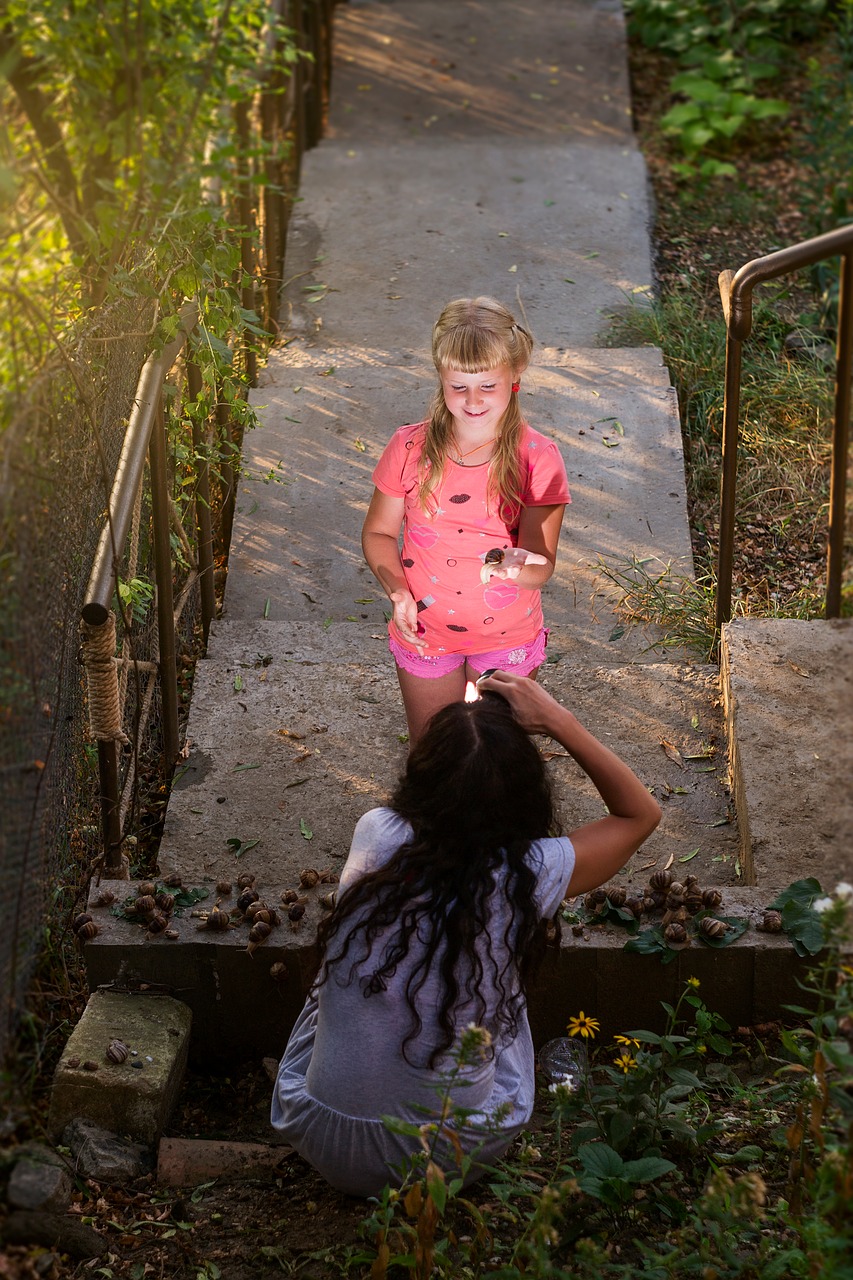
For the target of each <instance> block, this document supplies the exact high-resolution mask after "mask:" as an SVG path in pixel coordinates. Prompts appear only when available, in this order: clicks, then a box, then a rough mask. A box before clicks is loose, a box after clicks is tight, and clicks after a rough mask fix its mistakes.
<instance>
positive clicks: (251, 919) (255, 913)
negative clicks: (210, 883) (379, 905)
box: [194, 867, 337, 955]
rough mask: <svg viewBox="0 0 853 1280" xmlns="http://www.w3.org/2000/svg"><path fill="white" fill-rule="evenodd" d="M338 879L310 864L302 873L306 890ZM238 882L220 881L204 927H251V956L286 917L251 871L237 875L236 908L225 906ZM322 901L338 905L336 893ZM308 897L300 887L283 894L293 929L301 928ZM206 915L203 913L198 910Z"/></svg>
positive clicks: (332, 874)
mask: <svg viewBox="0 0 853 1280" xmlns="http://www.w3.org/2000/svg"><path fill="white" fill-rule="evenodd" d="M336 880H337V876H336V875H335V873H334V872H333V871H316V870H315V869H314V868H313V867H306V868H305V869H304V870H303V871H300V873H299V884H300V887H301V889H302V890H305V889H313V888H314V887H315V886H316V885H318V884H332V883H334V882H335V881H336ZM234 890H235V885H234V884H232V882H231V881H230V880H220V881H219V882H218V883H217V885H216V895H217V899H216V904H215V906H213V907H212V908H211V909H210V911H207V912H205V913H203V919H202V923H201V924H200V925H199V926H198V927H199V928H200V929H212V930H214V931H224V930H226V929H231V928H236V927H238V926H239V925H241V924H247V925H248V926H249V941H248V945H247V947H246V950H247V951H248V952H249V955H252V953H253V952H254V951H255V950H256V949H257V948H258V947H259V946H261V945H262V943H264V942H266V940H267V938H268V937H269V936H270V934H271V933H272V931H273V929H274V928H275V927H276V926H277V925H279V924H281V923H282V916H281V914H280V913H279V910H278V908H277V907H273V906H271V905H270V904H269V903H267V902H266V901H264V899H263V898H262V897H261V894H260V892H259V891H258V889H257V887H256V884H255V876H254V875H252V874H251V872H248V871H246V872H243V873H242V874H241V875H239V876H238V877H237V882H236V890H237V900H236V902H235V905H234V908H233V909H232V910H230V911H229V910H227V909H226V908H225V907H223V906H222V899H223V898H229V897H231V895H232V894H233V893H234ZM319 901H320V903H321V904H322V905H323V906H324V907H326V908H329V909H330V908H331V907H333V906H334V894H329V895H323V894H321V895H320V896H319ZM307 904H308V899H307V897H305V896H304V894H302V893H300V891H299V890H297V889H285V890H284V891H283V892H282V894H281V905H282V907H283V908H284V914H285V916H286V918H287V922H288V924H289V925H290V927H291V928H292V929H298V928H299V927H300V924H301V921H302V917H303V916H304V915H305V908H306V906H307ZM194 914H199V915H202V913H201V912H198V913H194Z"/></svg>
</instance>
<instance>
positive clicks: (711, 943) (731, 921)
mask: <svg viewBox="0 0 853 1280" xmlns="http://www.w3.org/2000/svg"><path fill="white" fill-rule="evenodd" d="M706 914H707V915H708V916H709V918H710V919H712V920H723V921H725V923H726V924H727V925H728V926H729V927H728V929H727V930H726V932H725V933H724V934H723V935H722V937H719V938H706V937H705V935H704V934H703V933H697V934H696V937H697V938H698V939H699V941H700V942H704V944H705V946H706V947H715V948H716V949H717V950H718V951H719V950H720V949H721V948H722V947H730V946H731V945H732V943H733V942H736V941H737V940H738V938H739V937H740V936H741V935H742V934H744V933H746V931H747V929H748V928H749V921H748V920H744V919H739V918H738V917H737V916H715V915H711V913H710V912H703V913H702V915H703V916H704V915H706Z"/></svg>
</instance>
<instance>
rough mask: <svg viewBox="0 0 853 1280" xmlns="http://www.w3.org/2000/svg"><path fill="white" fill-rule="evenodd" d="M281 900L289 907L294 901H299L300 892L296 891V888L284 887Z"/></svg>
mask: <svg viewBox="0 0 853 1280" xmlns="http://www.w3.org/2000/svg"><path fill="white" fill-rule="evenodd" d="M281 900H282V902H283V903H284V905H285V906H286V907H287V906H289V905H290V904H291V903H292V902H298V901H299V894H298V893H297V892H296V890H295V889H284V890H283V891H282V894H281Z"/></svg>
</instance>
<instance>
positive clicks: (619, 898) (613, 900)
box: [607, 885, 628, 907]
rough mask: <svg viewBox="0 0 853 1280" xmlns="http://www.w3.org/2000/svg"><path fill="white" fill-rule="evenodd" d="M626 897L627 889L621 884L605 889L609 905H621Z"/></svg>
mask: <svg viewBox="0 0 853 1280" xmlns="http://www.w3.org/2000/svg"><path fill="white" fill-rule="evenodd" d="M627 897H628V894H627V891H626V890H625V889H623V888H622V886H621V885H614V887H613V888H612V889H608V890H607V900H608V902H609V903H610V905H611V907H623V906H624V905H625V899H626V898H627Z"/></svg>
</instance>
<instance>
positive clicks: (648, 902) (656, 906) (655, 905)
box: [643, 893, 663, 915]
mask: <svg viewBox="0 0 853 1280" xmlns="http://www.w3.org/2000/svg"><path fill="white" fill-rule="evenodd" d="M659 898H660V894H656V893H655V894H652V893H646V894H644V895H643V910H644V911H645V912H646V913H647V915H652V914H653V913H654V912H655V911H659V910H660V908H661V907H662V906H663V903H662V902H660V901H659Z"/></svg>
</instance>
